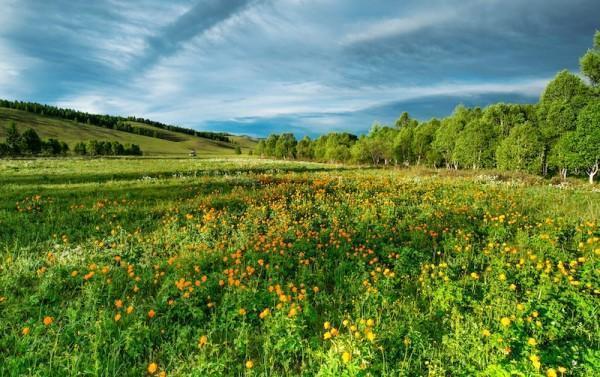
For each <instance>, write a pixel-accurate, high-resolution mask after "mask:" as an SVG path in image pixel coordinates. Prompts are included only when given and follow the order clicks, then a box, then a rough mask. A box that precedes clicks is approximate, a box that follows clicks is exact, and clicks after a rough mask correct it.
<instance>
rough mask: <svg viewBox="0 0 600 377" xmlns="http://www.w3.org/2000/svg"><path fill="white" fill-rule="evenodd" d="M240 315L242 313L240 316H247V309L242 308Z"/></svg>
mask: <svg viewBox="0 0 600 377" xmlns="http://www.w3.org/2000/svg"><path fill="white" fill-rule="evenodd" d="M238 313H240V315H246V309H244V308H241V309H240V310H239V311H238Z"/></svg>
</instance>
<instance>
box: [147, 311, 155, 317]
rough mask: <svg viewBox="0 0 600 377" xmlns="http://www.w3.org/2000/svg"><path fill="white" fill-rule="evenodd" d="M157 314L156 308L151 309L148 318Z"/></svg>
mask: <svg viewBox="0 0 600 377" xmlns="http://www.w3.org/2000/svg"><path fill="white" fill-rule="evenodd" d="M155 315H156V312H155V311H154V309H150V310H149V311H148V318H154V316H155Z"/></svg>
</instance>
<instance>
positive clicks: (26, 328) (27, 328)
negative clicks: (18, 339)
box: [21, 327, 31, 335]
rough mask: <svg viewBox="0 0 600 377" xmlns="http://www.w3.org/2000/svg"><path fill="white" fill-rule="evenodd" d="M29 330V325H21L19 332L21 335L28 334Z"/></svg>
mask: <svg viewBox="0 0 600 377" xmlns="http://www.w3.org/2000/svg"><path fill="white" fill-rule="evenodd" d="M30 331H31V330H30V329H29V327H23V330H21V334H23V335H29V332H30Z"/></svg>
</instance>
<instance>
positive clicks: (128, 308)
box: [126, 305, 133, 314]
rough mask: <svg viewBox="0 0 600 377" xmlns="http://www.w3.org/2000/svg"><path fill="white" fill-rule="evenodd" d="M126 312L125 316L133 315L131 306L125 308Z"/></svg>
mask: <svg viewBox="0 0 600 377" xmlns="http://www.w3.org/2000/svg"><path fill="white" fill-rule="evenodd" d="M126 311H127V314H131V313H133V305H129V306H128V307H127V310H126Z"/></svg>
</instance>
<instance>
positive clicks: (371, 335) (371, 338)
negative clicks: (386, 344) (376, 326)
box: [367, 331, 375, 342]
mask: <svg viewBox="0 0 600 377" xmlns="http://www.w3.org/2000/svg"><path fill="white" fill-rule="evenodd" d="M367 339H369V341H371V342H373V341H375V334H374V333H373V332H372V331H369V332H367Z"/></svg>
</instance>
